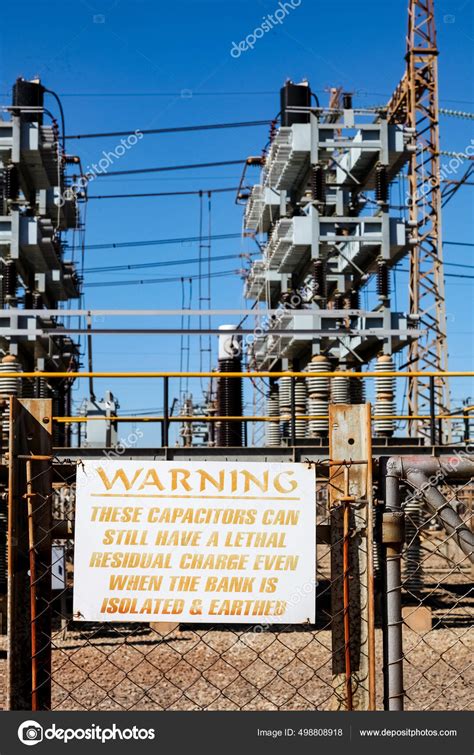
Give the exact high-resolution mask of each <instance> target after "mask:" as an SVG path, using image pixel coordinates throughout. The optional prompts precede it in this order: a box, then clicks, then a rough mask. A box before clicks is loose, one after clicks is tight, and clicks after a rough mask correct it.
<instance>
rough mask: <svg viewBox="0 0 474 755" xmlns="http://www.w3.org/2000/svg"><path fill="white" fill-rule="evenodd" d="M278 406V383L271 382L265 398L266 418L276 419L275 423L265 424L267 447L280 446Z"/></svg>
mask: <svg viewBox="0 0 474 755" xmlns="http://www.w3.org/2000/svg"><path fill="white" fill-rule="evenodd" d="M279 415H280V406H279V402H278V383H276V382H272V383H271V384H270V389H269V391H268V396H267V416H268V417H276V419H275V421H273V422H267V423H266V426H265V438H266V444H267V446H279V445H280V421H279V419H278V417H279Z"/></svg>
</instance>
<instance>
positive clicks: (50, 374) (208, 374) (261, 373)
mask: <svg viewBox="0 0 474 755" xmlns="http://www.w3.org/2000/svg"><path fill="white" fill-rule="evenodd" d="M62 332H63V331H61V333H62ZM238 332H239V333H241V332H242V331H238ZM272 332H273V331H272ZM292 332H293V331H292ZM305 332H310V333H313V332H314V331H305ZM285 333H287V331H285ZM56 335H58V331H56ZM91 376H92V377H94V378H162V377H170V378H179V377H183V378H201V377H202V378H218V377H226V378H234V377H235V378H240V377H242V378H259V377H260V378H281V377H299V378H307V377H308V372H294V371H286V372H271V371H270V370H260V371H250V372H237V371H236V372H225V373H220V372H180V371H175V372H73V371H72V370H71V371H70V372H69V371H68V372H41V371H36V372H4V373H2V377H4V378H39V377H44V378H71V379H72V378H74V379H76V378H88V377H91ZM384 376H385V377H399V378H412V377H445V378H450V377H474V371H464V372H463V371H455V372H445V371H439V370H438V371H433V372H420V371H418V370H417V371H413V372H410V371H408V372H399V371H396V370H394V371H393V372H385V373H384ZM318 377H329V378H332V377H347V378H374V377H380V373H378V372H369V371H368V372H341V371H335V372H331V371H327V372H318ZM447 416H449V415H447Z"/></svg>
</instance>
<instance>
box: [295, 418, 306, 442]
mask: <svg viewBox="0 0 474 755" xmlns="http://www.w3.org/2000/svg"><path fill="white" fill-rule="evenodd" d="M306 424H307V423H306V420H305V419H297V420H296V421H295V435H296V438H297V439H298V440H302V439H303V438H306Z"/></svg>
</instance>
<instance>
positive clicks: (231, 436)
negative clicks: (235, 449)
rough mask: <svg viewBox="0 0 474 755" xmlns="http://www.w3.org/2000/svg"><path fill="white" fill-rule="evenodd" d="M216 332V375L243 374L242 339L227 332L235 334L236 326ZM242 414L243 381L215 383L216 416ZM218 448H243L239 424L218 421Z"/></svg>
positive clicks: (236, 379)
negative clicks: (219, 373)
mask: <svg viewBox="0 0 474 755" xmlns="http://www.w3.org/2000/svg"><path fill="white" fill-rule="evenodd" d="M219 330H221V331H223V332H222V335H219V354H218V369H219V372H241V371H242V358H241V353H242V336H239V335H235V333H227V332H226V331H229V330H232V331H235V325H221V326H220V328H219ZM242 411H243V396H242V378H224V377H220V378H218V380H217V413H218V416H221V417H241V416H242ZM216 439H217V445H218V446H223V447H231V446H239V447H240V446H242V422H239V421H238V420H237V421H236V420H232V421H229V422H226V421H225V420H224V421H220V422H218V423H217V428H216Z"/></svg>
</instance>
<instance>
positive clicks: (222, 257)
mask: <svg viewBox="0 0 474 755" xmlns="http://www.w3.org/2000/svg"><path fill="white" fill-rule="evenodd" d="M255 254H257V252H255ZM247 256H253V255H252V253H250V254H248V255H247V254H221V255H218V256H217V257H212V261H213V262H219V261H220V260H232V259H238V258H241V259H242V258H245V257H247ZM198 262H199V257H192V258H189V259H186V260H182V259H176V260H161V261H160V262H142V263H139V264H135V265H111V266H106V267H86V268H85V270H84V273H89V274H92V273H112V272H116V271H119V270H143V269H146V268H153V267H168V266H170V265H171V266H173V265H191V264H194V263H198Z"/></svg>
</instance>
